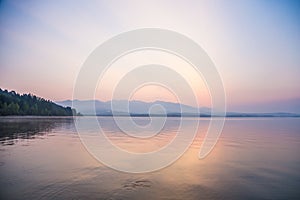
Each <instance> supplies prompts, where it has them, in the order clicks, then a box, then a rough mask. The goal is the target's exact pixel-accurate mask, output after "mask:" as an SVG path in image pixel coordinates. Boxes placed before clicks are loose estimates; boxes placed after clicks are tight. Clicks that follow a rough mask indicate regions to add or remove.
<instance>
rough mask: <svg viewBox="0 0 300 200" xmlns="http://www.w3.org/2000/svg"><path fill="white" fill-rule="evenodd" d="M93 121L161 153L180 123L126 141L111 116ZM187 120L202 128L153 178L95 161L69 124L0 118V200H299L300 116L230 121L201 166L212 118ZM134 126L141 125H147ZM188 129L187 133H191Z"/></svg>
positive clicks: (117, 138)
mask: <svg viewBox="0 0 300 200" xmlns="http://www.w3.org/2000/svg"><path fill="white" fill-rule="evenodd" d="M81 119H87V120H88V118H87V117H83V118H81ZM98 119H99V121H100V124H101V126H102V128H103V130H104V131H105V133H106V134H107V137H108V138H109V139H110V140H111V141H112V142H113V143H114V144H116V145H118V146H119V147H121V148H123V149H126V150H128V151H132V152H151V151H154V150H156V149H158V148H162V147H163V146H165V145H166V144H168V143H169V142H170V140H172V138H174V137H175V135H176V130H177V129H178V126H179V123H180V118H168V120H167V122H166V124H165V127H164V129H163V130H162V132H161V133H160V134H158V135H157V136H156V137H153V138H150V139H148V140H137V139H136V138H131V139H130V138H128V137H124V134H123V133H122V132H121V131H120V130H119V129H118V127H117V126H116V125H115V124H114V123H113V119H112V118H111V117H99V118H98ZM124 120H126V118H124ZM187 120H200V121H199V123H200V126H199V129H198V130H197V131H198V133H197V136H196V138H195V140H194V142H193V143H192V145H191V146H190V148H189V149H188V150H187V151H186V152H185V153H184V154H183V156H182V157H181V158H180V159H179V160H177V161H176V162H175V163H173V164H172V165H170V166H168V167H166V168H163V169H161V170H158V171H155V172H151V173H143V174H129V173H124V172H118V171H116V170H113V169H111V168H108V167H106V166H105V165H103V164H101V163H100V162H98V161H97V160H96V159H94V158H93V157H92V156H91V155H90V154H89V153H88V152H87V150H86V149H85V147H84V146H83V145H82V144H81V141H80V139H79V137H78V134H77V132H76V129H75V125H74V121H73V119H72V118H59V117H58V118H56V117H52V118H43V117H38V118H31V117H22V118H18V117H10V118H7V117H4V118H0V195H1V196H0V197H1V199H83V198H84V199H141V198H144V199H299V198H300V190H299V188H300V154H299V152H300V119H299V118H234V119H233V118H232V119H227V120H226V122H225V126H224V130H223V132H222V135H221V137H220V139H219V141H218V143H217V145H216V146H215V148H214V149H213V151H212V152H211V153H210V154H209V155H208V156H207V157H206V158H204V159H201V160H199V159H198V153H199V148H200V145H201V144H202V142H203V137H204V135H205V133H206V130H207V127H208V124H209V119H203V118H201V119H193V118H189V119H187ZM135 121H136V123H137V124H141V125H144V124H146V123H148V122H149V119H148V118H135ZM185 128H186V134H189V132H190V131H191V130H190V129H189V127H185ZM93 130H94V129H93V128H91V129H90V130H87V131H93ZM138 134H141V135H142V134H143V133H138ZM145 134H146V133H145Z"/></svg>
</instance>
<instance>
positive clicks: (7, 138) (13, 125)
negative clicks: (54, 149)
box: [0, 117, 73, 145]
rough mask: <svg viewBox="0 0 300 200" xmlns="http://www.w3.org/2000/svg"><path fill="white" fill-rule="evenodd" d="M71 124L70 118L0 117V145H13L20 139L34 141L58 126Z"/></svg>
mask: <svg viewBox="0 0 300 200" xmlns="http://www.w3.org/2000/svg"><path fill="white" fill-rule="evenodd" d="M72 123H73V118H71V117H47V118H45V117H22V118H20V117H2V118H0V143H1V144H2V145H13V144H15V143H16V142H17V141H19V140H22V139H34V138H35V137H38V136H43V135H45V134H48V133H50V132H51V131H52V130H53V129H55V128H58V127H60V126H66V125H67V126H68V125H70V124H72Z"/></svg>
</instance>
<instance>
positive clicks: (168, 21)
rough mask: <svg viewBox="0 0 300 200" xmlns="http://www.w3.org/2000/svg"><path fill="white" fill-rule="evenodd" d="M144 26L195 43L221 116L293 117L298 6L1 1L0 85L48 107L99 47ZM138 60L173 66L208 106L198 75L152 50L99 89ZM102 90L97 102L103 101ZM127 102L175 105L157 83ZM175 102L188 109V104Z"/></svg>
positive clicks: (68, 94)
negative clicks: (220, 91)
mask: <svg viewBox="0 0 300 200" xmlns="http://www.w3.org/2000/svg"><path fill="white" fill-rule="evenodd" d="M145 27H153V28H163V29H169V30H173V31H176V32H178V33H181V34H184V35H186V36H188V37H189V38H191V39H193V40H194V41H195V42H197V43H198V44H199V45H200V46H201V47H202V48H203V49H204V50H205V51H206V52H207V54H208V55H209V57H210V58H211V59H212V60H213V62H214V63H215V65H216V67H217V68H218V70H219V72H220V75H221V76H222V79H223V82H224V87H225V90H226V96H227V106H228V110H230V111H245V112H249V111H253V112H270V111H274V112H276V111H286V112H293V111H296V112H300V103H299V102H300V79H299V77H300V2H297V1H280V0H278V1H264V0H254V1H239V0H231V1H221V0H217V1H115V0H112V1H88V2H86V1H75V2H74V1H67V0H66V1H59V2H54V1H14V0H13V1H5V0H4V1H1V2H0V88H2V89H9V90H15V91H17V92H18V93H33V94H36V95H38V96H41V97H44V98H46V99H50V100H54V101H60V100H67V99H72V92H73V84H74V82H75V80H76V77H77V74H78V72H79V70H80V67H81V65H82V64H83V63H84V61H85V60H86V58H87V57H88V56H89V54H90V53H91V52H92V51H93V50H94V49H95V48H96V47H97V46H98V45H100V44H101V43H102V42H104V41H106V40H107V39H109V38H111V37H113V36H115V35H117V34H119V33H122V32H125V31H130V30H134V29H138V28H145ZM141 57H142V58H141ZM145 58H146V59H145ZM145 60H146V61H147V60H148V61H149V62H151V61H153V60H156V61H157V62H160V63H165V64H169V65H171V66H173V67H174V68H176V69H177V70H178V71H180V73H181V74H184V75H185V76H186V77H188V79H189V80H190V81H191V85H192V86H193V89H194V90H195V92H196V93H197V96H198V97H199V99H200V102H199V104H200V105H201V106H209V105H210V99H209V92H208V90H207V88H205V84H204V82H203V80H202V79H201V78H200V77H195V74H194V73H193V71H191V70H190V69H188V67H184V65H185V64H184V63H182V62H181V61H180V60H177V59H176V58H174V57H170V56H169V57H168V55H163V56H162V55H157V54H156V53H153V52H150V53H149V54H144V55H139V54H133V55H131V56H129V57H127V58H124V59H123V60H121V61H122V62H119V63H116V64H115V66H114V68H113V69H111V71H110V72H108V73H110V76H108V78H106V79H104V80H103V83H104V85H110V84H111V82H112V81H113V80H115V79H117V77H118V76H120V74H122V70H123V69H124V67H130V66H131V65H136V64H137V63H139V62H140V61H145ZM146 75H147V74H145V76H146ZM110 92H111V91H109V90H108V91H106V92H102V93H101V94H99V93H97V94H96V97H97V99H99V100H102V101H107V100H109V99H110V98H111V94H110ZM132 98H133V99H136V100H142V101H148V102H149V101H155V100H164V101H176V98H175V97H174V95H172V94H171V93H169V92H168V91H166V89H164V88H160V87H158V86H148V87H145V88H142V89H141V90H139V91H137V92H136V93H135V94H134V95H133V97H132ZM182 103H185V104H189V102H188V99H187V100H186V102H182Z"/></svg>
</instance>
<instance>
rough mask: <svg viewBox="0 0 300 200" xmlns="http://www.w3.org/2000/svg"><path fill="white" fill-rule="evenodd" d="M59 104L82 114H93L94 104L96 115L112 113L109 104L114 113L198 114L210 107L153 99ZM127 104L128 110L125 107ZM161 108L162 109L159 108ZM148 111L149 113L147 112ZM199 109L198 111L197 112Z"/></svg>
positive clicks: (85, 101)
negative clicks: (151, 100)
mask: <svg viewBox="0 0 300 200" xmlns="http://www.w3.org/2000/svg"><path fill="white" fill-rule="evenodd" d="M56 103H57V104H58V105H61V106H70V107H71V106H72V105H73V106H74V108H75V109H76V110H77V111H78V112H80V113H81V114H83V115H94V114H95V113H94V111H93V107H94V106H95V111H96V115H112V109H111V105H113V108H114V114H115V115H129V114H131V115H149V114H150V113H151V115H164V114H167V115H194V116H198V115H199V113H201V114H204V115H210V108H206V107H202V108H200V109H198V108H196V107H192V106H188V105H184V104H179V103H172V102H165V101H155V102H143V101H126V100H113V101H106V102H103V101H99V100H84V101H81V100H74V101H73V102H72V101H71V100H66V101H58V102H56ZM127 104H128V108H129V111H128V110H127V109H126V108H127ZM158 106H161V107H158ZM161 108H163V109H161ZM149 111H150V113H149ZM199 111H200V112H199Z"/></svg>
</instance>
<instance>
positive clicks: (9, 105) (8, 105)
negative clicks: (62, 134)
mask: <svg viewBox="0 0 300 200" xmlns="http://www.w3.org/2000/svg"><path fill="white" fill-rule="evenodd" d="M73 113H74V114H76V110H75V109H71V108H70V107H66V108H65V107H62V106H59V105H57V104H55V103H53V102H51V101H49V100H46V99H43V98H40V97H37V96H35V95H32V94H22V95H20V94H18V93H16V92H15V91H10V92H9V91H7V90H2V89H0V116H5V115H40V116H72V115H73Z"/></svg>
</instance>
